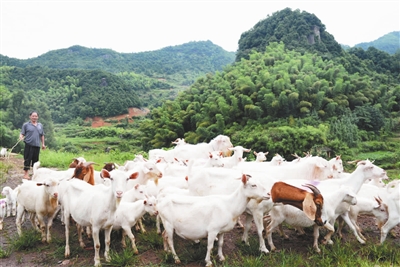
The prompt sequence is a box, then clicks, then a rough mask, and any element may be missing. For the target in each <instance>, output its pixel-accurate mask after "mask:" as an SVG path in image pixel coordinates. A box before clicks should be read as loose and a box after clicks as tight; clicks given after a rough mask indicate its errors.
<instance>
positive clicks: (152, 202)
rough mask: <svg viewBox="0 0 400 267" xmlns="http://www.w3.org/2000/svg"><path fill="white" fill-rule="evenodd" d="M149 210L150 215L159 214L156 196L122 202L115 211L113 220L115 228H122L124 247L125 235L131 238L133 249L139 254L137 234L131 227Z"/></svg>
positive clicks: (123, 245)
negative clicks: (133, 232) (136, 241)
mask: <svg viewBox="0 0 400 267" xmlns="http://www.w3.org/2000/svg"><path fill="white" fill-rule="evenodd" d="M146 212H148V213H149V214H150V215H157V213H158V212H157V209H156V198H155V197H149V198H147V199H144V200H142V199H140V200H136V201H135V202H121V203H120V204H119V205H118V208H117V210H116V211H115V215H114V216H115V219H114V222H113V228H112V229H113V230H118V229H122V230H123V231H122V240H121V243H122V247H124V248H125V247H126V243H125V235H128V237H129V238H130V239H131V243H132V249H133V252H134V253H135V254H138V249H137V247H136V244H135V236H134V235H133V234H132V230H131V228H132V227H133V226H134V225H135V224H136V222H137V221H138V220H139V219H140V218H142V216H143V215H144V214H145V213H146Z"/></svg>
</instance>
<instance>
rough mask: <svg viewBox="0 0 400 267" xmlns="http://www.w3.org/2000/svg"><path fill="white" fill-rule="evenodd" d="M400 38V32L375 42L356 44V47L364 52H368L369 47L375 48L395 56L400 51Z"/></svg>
mask: <svg viewBox="0 0 400 267" xmlns="http://www.w3.org/2000/svg"><path fill="white" fill-rule="evenodd" d="M399 38H400V31H394V32H390V33H388V34H385V35H384V36H382V37H380V38H378V39H376V40H375V41H372V42H364V43H360V44H356V45H355V46H354V47H360V48H362V49H364V50H367V49H368V48H369V47H375V48H376V49H379V50H382V51H385V52H387V53H389V54H391V55H393V54H395V53H396V52H398V51H399V49H400V48H399V46H400V44H399Z"/></svg>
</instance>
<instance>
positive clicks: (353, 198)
mask: <svg viewBox="0 0 400 267" xmlns="http://www.w3.org/2000/svg"><path fill="white" fill-rule="evenodd" d="M173 143H174V144H175V145H176V146H175V147H174V148H173V149H171V150H162V149H153V150H150V151H149V153H148V155H149V156H148V159H146V158H144V157H143V156H141V155H136V156H135V158H134V159H133V160H132V161H127V162H125V163H124V165H121V166H118V165H117V164H115V163H107V164H106V165H105V166H104V168H103V169H102V170H101V171H95V170H94V168H93V162H88V161H86V160H85V159H84V158H82V157H80V158H76V159H74V161H73V162H72V163H71V165H70V168H69V169H67V170H52V169H48V168H41V167H40V163H39V162H37V163H36V164H35V166H34V168H33V176H32V179H31V180H23V182H22V184H20V185H18V186H17V187H16V188H14V189H12V188H10V187H8V186H6V187H4V188H3V189H2V195H4V196H6V198H5V199H2V200H1V201H0V204H1V223H0V226H2V219H3V218H4V216H11V215H12V216H16V225H17V230H18V234H21V233H22V229H21V224H22V221H23V220H24V218H25V216H27V217H29V219H30V221H31V222H32V225H33V227H35V228H37V229H38V230H39V231H41V235H42V241H43V242H50V241H51V233H50V228H51V225H52V222H53V219H54V218H55V217H56V215H57V214H59V213H60V214H61V216H60V217H61V220H62V222H63V223H64V225H65V240H66V245H65V257H69V256H70V248H69V226H70V221H71V218H72V219H73V221H74V222H75V223H76V225H77V226H78V238H79V243H80V246H81V247H84V246H85V244H84V242H83V239H82V232H84V230H85V231H86V233H87V234H88V235H89V236H90V235H91V236H92V237H93V243H94V248H95V256H94V265H95V266H99V265H101V262H100V255H99V250H100V240H99V232H100V231H101V230H104V233H105V235H104V236H105V242H104V243H105V249H104V257H105V259H106V260H109V259H110V257H109V247H110V235H111V231H112V230H116V229H122V230H123V231H122V232H123V237H122V240H121V242H122V245H123V247H126V243H125V236H126V235H127V236H128V237H129V238H130V239H131V244H132V249H133V251H134V252H135V253H138V250H137V247H136V245H135V237H134V235H133V233H132V230H131V229H132V227H134V226H135V225H136V226H137V227H140V228H141V229H142V231H144V229H143V225H142V224H141V217H142V216H143V215H144V214H145V213H146V212H147V213H149V214H151V215H156V216H157V232H158V233H160V234H162V237H163V242H164V249H165V250H166V251H169V252H171V253H172V255H173V257H174V259H175V262H176V263H180V259H179V257H178V256H177V254H176V252H175V248H174V242H173V235H174V233H175V234H177V235H178V236H180V237H182V238H184V239H189V240H193V241H198V240H200V239H203V238H207V255H206V257H205V262H206V266H211V265H212V262H211V259H210V253H211V249H212V248H213V245H214V242H215V241H216V240H217V243H218V258H219V260H220V261H223V260H224V255H223V251H222V245H223V242H224V233H226V232H228V231H230V230H232V229H233V228H234V227H235V226H236V225H237V224H239V225H241V226H242V227H243V228H244V231H243V236H242V240H243V241H244V242H246V244H248V235H249V229H250V227H251V225H252V223H253V222H254V224H255V226H256V229H257V234H258V238H259V244H260V245H259V249H260V251H261V252H264V253H268V252H269V250H268V249H267V247H266V244H265V238H266V239H267V241H268V244H269V247H270V249H271V250H275V249H276V247H275V245H274V243H273V240H272V232H274V231H275V230H276V229H277V228H278V230H279V231H280V233H281V235H283V236H285V237H286V238H287V236H286V235H285V234H284V232H283V229H282V224H283V223H287V224H289V225H292V226H293V227H295V229H296V230H297V231H299V232H303V228H305V227H311V226H312V227H313V229H314V232H313V234H314V241H313V247H314V249H315V250H316V251H317V252H319V251H320V249H319V247H318V238H319V230H320V229H321V228H325V230H326V232H327V234H326V235H325V236H324V238H323V242H324V243H326V244H332V243H333V241H332V239H331V236H332V234H334V232H335V228H334V225H335V222H336V220H338V229H337V232H338V234H339V235H341V229H342V227H343V225H344V223H346V224H347V225H348V227H349V228H350V229H351V231H352V233H353V234H354V235H355V237H356V238H357V240H358V241H359V242H360V243H365V242H366V238H365V237H364V236H363V235H362V229H361V228H360V226H359V225H358V224H357V217H358V215H359V214H370V215H372V216H374V217H375V218H376V224H377V225H378V227H379V228H380V231H381V237H380V243H381V244H382V243H383V242H384V241H385V239H386V236H387V234H388V232H389V231H390V230H391V229H392V228H393V227H395V226H396V225H398V224H399V222H400V207H399V205H400V204H399V203H400V197H399V192H400V185H399V180H394V181H392V182H390V183H385V182H383V180H385V179H388V177H387V175H386V172H385V171H384V170H383V169H382V168H380V167H378V166H376V165H374V164H373V162H371V161H369V160H362V161H358V162H357V167H356V169H355V170H354V171H353V172H351V173H346V172H344V170H343V164H342V160H341V158H340V156H336V157H334V158H332V159H331V160H329V161H328V160H326V159H324V158H322V157H319V156H312V155H306V156H305V157H297V158H296V159H295V160H293V161H291V162H287V161H285V160H284V159H283V158H282V157H281V156H280V155H278V154H276V155H275V156H274V157H273V158H272V159H271V160H270V161H267V160H266V155H267V152H266V153H264V152H258V153H257V152H256V151H253V153H254V155H255V156H256V160H255V161H246V158H243V155H244V153H249V152H250V151H251V150H250V149H246V148H244V147H242V146H233V145H232V143H231V141H230V138H229V137H228V136H225V135H219V136H217V137H215V138H214V139H213V140H211V141H210V142H209V143H200V144H188V143H186V142H185V141H184V140H183V139H177V140H176V141H174V142H173ZM241 215H245V216H244V217H245V220H244V221H243V222H242V221H241V220H240V216H241ZM242 218H243V217H242ZM161 224H162V228H163V229H164V230H163V231H162V232H161V229H162V228H161ZM264 230H265V231H264Z"/></svg>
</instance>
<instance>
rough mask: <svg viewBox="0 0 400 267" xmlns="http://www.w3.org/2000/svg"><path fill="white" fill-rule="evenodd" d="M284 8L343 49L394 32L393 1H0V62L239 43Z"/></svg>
mask: <svg viewBox="0 0 400 267" xmlns="http://www.w3.org/2000/svg"><path fill="white" fill-rule="evenodd" d="M286 7H289V8H291V9H292V10H295V9H300V10H301V11H307V12H308V13H313V14H315V15H316V16H317V17H318V18H319V19H320V20H321V22H322V23H323V24H324V25H325V27H326V31H328V32H329V33H330V34H332V35H333V36H334V37H335V40H336V41H337V42H339V43H341V44H347V45H350V46H354V45H355V44H357V43H361V42H370V41H373V40H376V39H378V38H379V37H381V36H383V35H385V34H387V33H389V32H392V31H399V30H400V1H399V0H374V1H368V0H364V1H363V0H318V1H317V0H312V1H307V0H304V1H301V0H300V1H299V0H297V1H293V0H292V1H286V0H280V1H274V0H258V1H255V0H248V1H245V0H240V1H235V0H230V1H229V0H214V1H212V0H197V1H196V0H186V1H182V0H181V1H172V0H165V1H160V0H159V1H154V0H147V1H139V0H115V1H111V0H108V1H99V0H41V1H38V0H30V1H27V0H25V1H23V0H0V54H2V55H5V56H8V57H14V58H19V59H26V58H32V57H37V56H39V55H41V54H44V53H46V52H48V51H51V50H56V49H62V48H68V47H70V46H73V45H81V46H85V47H88V48H109V49H112V50H114V51H116V52H123V53H131V52H134V53H136V52H143V51H153V50H158V49H161V48H164V47H167V46H174V45H180V44H184V43H187V42H190V41H206V40H210V41H211V42H213V43H214V44H216V45H219V46H221V47H222V48H223V49H225V50H227V51H236V50H237V48H238V41H239V39H240V35H241V34H242V33H243V32H245V31H247V30H249V29H251V28H252V27H253V26H254V25H255V24H256V23H257V22H258V21H260V20H263V19H265V18H266V17H267V16H268V15H272V13H274V12H277V11H280V10H282V9H284V8H286Z"/></svg>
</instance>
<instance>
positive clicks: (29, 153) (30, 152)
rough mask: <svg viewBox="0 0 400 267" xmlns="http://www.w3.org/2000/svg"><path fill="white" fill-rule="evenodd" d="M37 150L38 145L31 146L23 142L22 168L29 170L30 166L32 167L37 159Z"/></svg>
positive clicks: (38, 148)
mask: <svg viewBox="0 0 400 267" xmlns="http://www.w3.org/2000/svg"><path fill="white" fill-rule="evenodd" d="M39 152H40V147H38V146H31V145H28V144H26V143H25V149H24V170H25V171H26V170H29V169H30V167H31V166H32V167H33V164H35V162H38V161H39Z"/></svg>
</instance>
